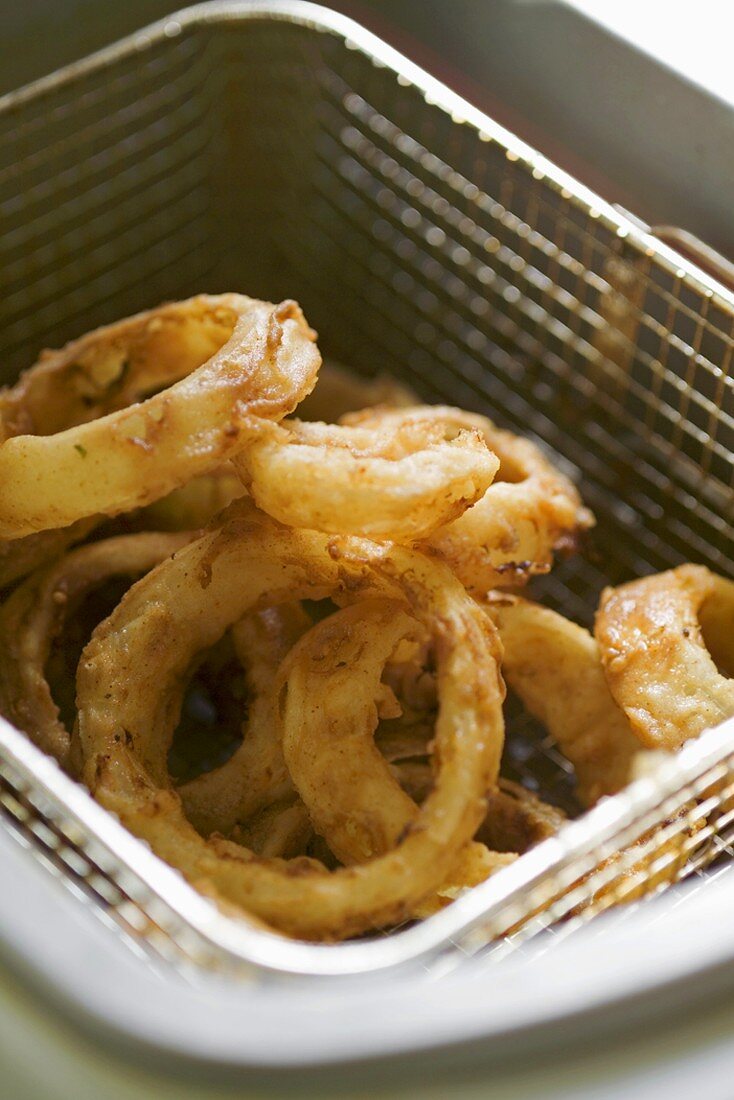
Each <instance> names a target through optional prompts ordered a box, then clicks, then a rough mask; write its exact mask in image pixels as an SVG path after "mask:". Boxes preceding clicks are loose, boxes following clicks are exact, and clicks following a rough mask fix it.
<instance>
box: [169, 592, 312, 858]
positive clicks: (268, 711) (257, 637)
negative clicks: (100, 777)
mask: <svg viewBox="0 0 734 1100" xmlns="http://www.w3.org/2000/svg"><path fill="white" fill-rule="evenodd" d="M310 626H311V619H310V618H309V616H308V615H307V614H306V612H305V611H304V610H303V608H302V607H301V605H300V603H297V602H295V603H288V604H281V605H280V606H279V607H270V608H266V609H265V610H263V611H259V612H258V613H257V614H255V615H248V616H247V618H245V619H242V620H241V621H240V622H238V623H236V624H235V625H234V626H233V627H232V640H233V642H234V647H235V651H236V653H237V656H238V658H239V660H240V662H241V663H242V667H243V668H244V669H245V675H246V679H247V684H248V688H249V692H250V700H251V701H250V706H249V708H248V713H247V720H246V721H245V722H244V723H243V737H242V744H241V745H240V746H239V748H238V749H237V750H236V751H235V752H234V753H233V754H232V756H231V757H230V758H229V760H227V761H226V763H224V764H222V766H221V767H219V768H213V769H212V770H211V771H209V772H205V773H204V774H203V775H200V776H197V778H196V779H192V780H190V782H188V783H184V784H182V785H181V786H180V787H179V788H178V793H179V795H180V796H181V800H182V802H183V806H184V810H185V811H186V816H187V818H188V819H189V821H190V822H191V823H192V825H193V826H194V827H195V829H196V830H197V831H198V832H199V833H201V835H202V836H209V834H210V833H213V832H217V833H223V834H224V835H228V834H229V833H231V831H232V830H233V829H234V827H235V826H236V825H237V824H238V823H240V822H244V821H247V819H248V818H249V817H251V816H252V815H253V814H256V813H258V812H259V811H261V810H264V809H267V808H268V807H269V806H270V805H271V804H272V803H275V802H279V801H282V800H283V799H284V798H286V797H287V796H288V795H292V794H293V784H292V783H291V781H290V776H289V775H288V771H287V769H286V765H285V761H284V759H283V752H282V749H281V744H280V738H279V737H278V736H277V699H276V696H275V694H274V692H273V690H272V688H273V681H274V679H275V674H276V673H277V671H278V667H279V665H280V663H281V661H282V660H283V658H284V657H285V656H286V655H287V653H288V652H289V650H290V649H291V647H292V646H293V645H294V643H295V642H296V641H297V640H298V638H299V637H300V636H301V634H303V633H304V632H305V631H306V630H308V628H309V627H310ZM267 854H278V855H280V854H282V853H281V852H280V851H278V852H277V853H275V852H268V853H267Z"/></svg>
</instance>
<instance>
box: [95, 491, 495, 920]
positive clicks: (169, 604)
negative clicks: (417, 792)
mask: <svg viewBox="0 0 734 1100" xmlns="http://www.w3.org/2000/svg"><path fill="white" fill-rule="evenodd" d="M383 591H384V592H385V594H386V595H388V596H392V597H397V598H401V599H402V600H405V601H406V602H407V603H408V605H409V606H410V608H411V612H412V614H414V615H415V616H416V617H417V618H418V619H419V621H421V622H425V624H426V626H427V627H428V628H429V629H430V630H431V631H432V634H433V636H434V638H435V648H436V659H437V678H438V684H439V691H440V699H441V703H440V708H439V713H438V718H437V722H436V734H435V741H436V757H437V760H438V762H439V767H438V769H437V774H436V781H435V785H434V788H433V791H432V792H431V794H430V796H429V797H428V798H427V800H426V802H425V803H424V804H423V806H422V808H421V811H420V814H419V817H418V818H417V819H416V820H415V821H414V822H412V823H411V824H410V825H409V827H408V829H407V830H406V832H405V835H404V836H403V837H401V839H400V842H399V843H398V844H397V845H396V846H395V847H394V848H393V849H391V851H389V852H388V853H386V854H385V855H383V856H379V857H377V858H376V859H374V860H371V861H369V862H368V863H365V864H362V865H360V866H356V867H348V868H340V869H339V870H337V871H334V872H329V871H327V870H326V869H320V868H318V867H315V866H314V865H313V863H312V862H310V861H309V862H308V863H304V862H303V861H295V862H290V863H288V862H286V863H283V862H279V861H273V860H262V859H257V858H255V857H254V856H253V855H252V854H251V853H248V852H247V851H246V850H244V849H243V848H241V847H240V846H238V845H237V844H234V843H232V842H231V841H227V840H224V839H221V838H217V837H214V838H210V839H209V840H204V839H203V838H202V837H200V836H199V834H198V833H197V832H196V831H195V830H194V828H193V826H192V825H190V823H189V822H188V821H187V820H186V817H185V815H184V813H183V808H182V805H181V800H180V798H179V797H178V795H177V794H176V793H175V792H174V791H173V790H172V789H171V788H170V779H169V776H168V770H167V753H168V746H169V744H170V741H171V736H172V732H173V729H174V727H175V723H176V718H177V713H178V711H179V708H180V703H181V696H182V691H183V684H184V679H185V673H186V670H187V669H188V668H189V667H190V666H191V662H192V659H193V657H194V656H195V654H196V653H197V652H199V651H201V650H202V649H204V648H206V647H208V646H210V645H212V644H213V643H214V642H215V641H216V640H217V639H218V638H219V637H221V635H222V634H223V633H224V631H225V630H226V629H227V628H228V627H230V626H231V625H232V624H233V623H234V622H236V621H238V620H239V619H240V618H242V617H243V616H244V615H246V614H248V613H250V612H251V611H253V610H255V609H256V608H257V606H258V605H260V606H267V605H269V604H277V603H280V602H284V601H288V600H292V599H294V598H307V597H310V598H321V597H324V596H328V595H331V594H335V593H342V594H344V593H348V594H349V595H350V597H352V598H354V597H356V596H357V595H360V596H367V595H372V594H375V593H380V592H383ZM498 665H499V643H498V640H497V635H496V631H495V629H494V627H493V626H492V625H491V623H490V621H489V619H488V618H487V616H486V615H484V613H483V612H482V611H481V609H479V608H478V607H477V605H476V604H475V603H474V602H473V601H472V600H471V599H470V598H469V597H468V596H467V595H466V593H465V591H464V590H463V588H462V587H461V586H460V585H459V583H458V582H457V581H456V580H455V578H454V577H453V576H452V574H451V573H450V571H449V570H447V569H445V568H443V567H442V566H441V565H440V564H438V563H435V562H431V561H430V560H428V559H427V558H425V557H423V556H422V555H421V554H418V553H415V552H414V551H410V550H407V549H404V548H401V547H397V546H377V545H374V544H370V543H368V542H365V541H363V540H357V539H342V540H334V539H328V538H327V537H325V536H323V535H320V534H318V533H316V532H312V531H293V530H288V529H286V528H283V527H281V526H280V525H278V524H277V523H274V522H273V521H272V520H269V519H267V518H266V517H264V516H262V515H259V514H257V513H256V512H255V511H254V510H253V509H252V507H251V505H249V503H248V502H246V501H238V502H235V504H233V505H232V506H231V507H230V509H229V511H228V513H227V514H226V516H225V522H224V524H223V526H222V527H221V528H220V529H215V530H213V531H212V532H210V533H208V534H206V535H205V536H203V537H202V538H201V539H199V540H197V541H196V542H195V543H192V544H190V545H189V546H187V547H184V549H183V550H181V551H179V552H178V553H177V554H176V555H175V556H174V557H173V558H170V559H168V561H166V562H164V563H162V565H161V566H159V567H158V568H157V569H156V570H154V571H153V572H152V573H149V574H148V575H147V576H146V577H144V578H143V579H142V580H141V581H140V582H138V584H136V585H135V586H134V587H133V588H132V589H131V590H130V591H129V592H128V593H127V595H126V596H125V597H124V599H123V600H122V602H121V603H120V605H119V606H118V608H117V609H116V611H115V612H113V614H112V615H111V616H110V618H109V619H107V620H106V621H105V622H104V623H103V624H102V625H101V626H100V627H99V628H98V629H97V631H96V632H95V635H94V637H93V639H92V641H91V642H90V644H89V645H88V647H87V649H86V650H85V652H84V654H83V656H82V660H81V662H80V665H79V672H78V676H77V702H78V720H77V735H76V736H77V738H78V742H79V747H80V750H81V756H82V759H83V762H84V770H83V775H84V779H85V781H86V783H87V785H88V786H89V788H90V790H91V791H92V793H93V794H94V795H95V797H96V798H97V799H98V800H99V801H100V802H101V803H102V804H103V805H105V806H106V807H107V808H108V809H111V810H113V811H115V812H116V813H117V814H118V815H119V817H120V818H121V820H122V821H123V822H124V824H126V825H127V826H128V827H129V828H130V829H131V831H132V832H134V833H136V834H137V835H138V836H140V837H142V838H143V839H145V840H147V841H148V842H149V843H150V845H151V847H152V848H153V850H154V851H155V852H157V854H158V855H159V856H160V857H161V858H163V859H164V860H166V861H167V862H169V863H171V864H172V865H174V866H176V867H178V868H179V869H180V870H181V871H182V872H183V873H184V874H185V875H186V877H188V878H189V879H191V880H193V881H194V882H200V883H205V884H206V888H207V889H208V890H210V891H212V892H213V893H214V895H215V896H219V897H220V898H221V899H223V900H224V901H225V902H228V903H233V904H235V905H239V906H240V907H241V908H242V909H243V910H244V911H246V912H249V913H251V914H254V915H255V916H256V917H258V918H261V919H262V920H264V921H266V922H267V923H268V924H270V925H271V926H273V927H275V928H278V929H280V930H282V931H285V932H287V933H290V934H292V935H297V936H302V937H306V938H314V937H316V938H327V939H328V938H340V937H344V936H349V935H352V934H356V933H359V932H362V931H365V930H366V929H368V928H373V927H380V926H384V925H386V924H391V923H394V922H396V921H399V920H401V919H403V918H404V917H406V916H408V915H410V914H411V913H413V912H414V911H415V909H416V907H417V906H418V905H419V903H420V902H421V901H422V899H424V898H425V897H426V896H428V895H430V894H431V893H432V892H433V891H434V890H435V889H436V888H437V887H438V886H440V884H441V883H442V882H443V881H445V879H446V876H447V874H448V872H449V870H450V868H451V867H452V866H453V865H454V863H455V861H456V858H457V853H458V852H459V851H460V850H461V848H463V847H464V845H466V844H467V843H468V842H469V841H470V840H471V837H472V836H473V834H474V832H475V830H476V828H477V827H478V825H479V824H480V822H481V819H482V816H483V805H484V803H483V796H484V792H485V791H486V790H487V788H488V787H489V786H490V782H491V777H492V776H494V775H496V771H497V766H498V761H499V754H500V751H501V747H502V740H503V721H502V696H503V685H502V682H501V678H500V676H499V671H498ZM130 683H135V685H136V690H135V691H134V692H132V691H130V690H129V687H128V685H129V684H130ZM286 706H287V698H286Z"/></svg>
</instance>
